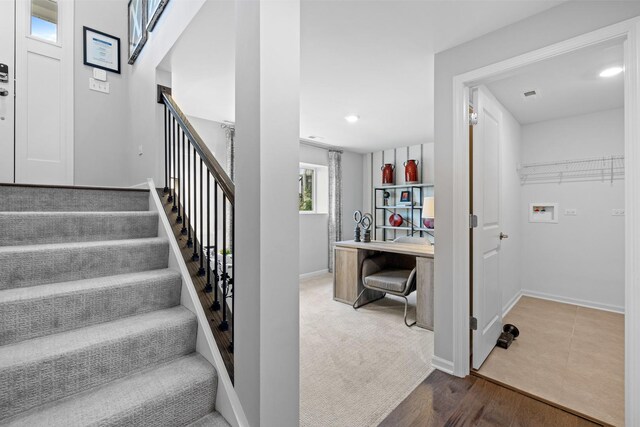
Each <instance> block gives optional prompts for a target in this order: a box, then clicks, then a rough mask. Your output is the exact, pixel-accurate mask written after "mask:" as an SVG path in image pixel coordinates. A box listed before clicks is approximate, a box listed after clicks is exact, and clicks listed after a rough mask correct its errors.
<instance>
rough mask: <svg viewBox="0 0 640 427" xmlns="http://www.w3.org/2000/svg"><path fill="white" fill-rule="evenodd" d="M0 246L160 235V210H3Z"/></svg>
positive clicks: (0, 219) (0, 222) (0, 218)
mask: <svg viewBox="0 0 640 427" xmlns="http://www.w3.org/2000/svg"><path fill="white" fill-rule="evenodd" d="M0 230H3V231H2V234H0V246H19V245H36V244H48V243H64V242H89V241H99V240H122V239H140V238H145V237H156V236H157V235H158V213H157V212H150V211H141V212H0Z"/></svg>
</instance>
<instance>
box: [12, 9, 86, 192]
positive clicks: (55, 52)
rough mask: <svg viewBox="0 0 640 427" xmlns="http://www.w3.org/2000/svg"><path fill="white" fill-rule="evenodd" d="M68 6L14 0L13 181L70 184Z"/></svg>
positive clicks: (70, 35) (70, 12) (70, 38)
mask: <svg viewBox="0 0 640 427" xmlns="http://www.w3.org/2000/svg"><path fill="white" fill-rule="evenodd" d="M73 7H74V2H73V0H17V1H16V13H15V16H16V21H15V22H16V30H15V31H16V129H15V133H16V139H15V140H16V142H15V151H16V152H15V168H16V170H15V180H16V182H18V183H30V184H54V185H70V184H73V130H74V128H73Z"/></svg>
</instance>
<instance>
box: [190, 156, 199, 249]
mask: <svg viewBox="0 0 640 427" xmlns="http://www.w3.org/2000/svg"><path fill="white" fill-rule="evenodd" d="M192 224H193V255H191V261H198V259H199V258H200V256H199V255H198V231H197V228H198V179H197V177H196V148H195V147H193V222H192Z"/></svg>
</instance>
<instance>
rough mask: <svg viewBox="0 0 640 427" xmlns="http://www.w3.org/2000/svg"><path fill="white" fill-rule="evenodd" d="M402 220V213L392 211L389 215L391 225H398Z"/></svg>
mask: <svg viewBox="0 0 640 427" xmlns="http://www.w3.org/2000/svg"><path fill="white" fill-rule="evenodd" d="M403 222H404V218H402V215H400V214H397V213H394V214H391V216H390V217H389V224H391V225H392V226H393V227H400V226H401V225H402V223H403Z"/></svg>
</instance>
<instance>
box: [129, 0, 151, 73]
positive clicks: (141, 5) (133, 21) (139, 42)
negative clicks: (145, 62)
mask: <svg viewBox="0 0 640 427" xmlns="http://www.w3.org/2000/svg"><path fill="white" fill-rule="evenodd" d="M146 21H147V1H146V0H129V64H133V63H134V62H136V59H137V58H138V55H140V51H141V50H142V48H143V47H144V44H145V43H146V42H147V26H146Z"/></svg>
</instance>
